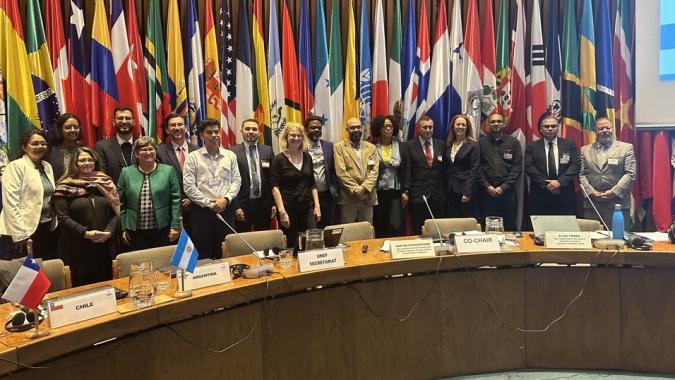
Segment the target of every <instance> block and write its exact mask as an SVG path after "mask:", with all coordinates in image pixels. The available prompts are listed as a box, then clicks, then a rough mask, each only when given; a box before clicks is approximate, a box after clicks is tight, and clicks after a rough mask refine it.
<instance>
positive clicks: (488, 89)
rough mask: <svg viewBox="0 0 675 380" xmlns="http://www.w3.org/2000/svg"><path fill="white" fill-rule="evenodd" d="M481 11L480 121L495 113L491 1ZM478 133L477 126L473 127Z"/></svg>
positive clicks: (493, 34)
mask: <svg viewBox="0 0 675 380" xmlns="http://www.w3.org/2000/svg"><path fill="white" fill-rule="evenodd" d="M484 4H485V9H484V10H483V28H482V30H481V33H480V35H481V37H482V39H481V41H480V43H481V45H480V51H481V60H482V66H483V67H482V70H483V94H482V98H481V110H482V114H481V119H482V120H487V117H488V116H490V115H491V114H492V113H494V112H495V111H497V75H496V74H495V73H496V72H497V61H496V60H497V59H496V57H495V27H494V17H493V14H492V0H485V3H484ZM474 129H475V130H476V133H478V125H475V126H474ZM481 130H482V131H484V132H486V131H487V125H481Z"/></svg>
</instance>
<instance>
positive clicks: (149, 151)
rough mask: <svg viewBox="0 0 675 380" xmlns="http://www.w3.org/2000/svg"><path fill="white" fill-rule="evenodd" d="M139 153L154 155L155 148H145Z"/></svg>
mask: <svg viewBox="0 0 675 380" xmlns="http://www.w3.org/2000/svg"><path fill="white" fill-rule="evenodd" d="M138 151H139V152H141V153H154V152H155V148H153V147H151V146H148V147H145V148H141V149H139V150H138Z"/></svg>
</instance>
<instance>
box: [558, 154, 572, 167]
mask: <svg viewBox="0 0 675 380" xmlns="http://www.w3.org/2000/svg"><path fill="white" fill-rule="evenodd" d="M560 163H561V164H563V165H564V164H569V163H570V154H569V153H563V155H562V157H560Z"/></svg>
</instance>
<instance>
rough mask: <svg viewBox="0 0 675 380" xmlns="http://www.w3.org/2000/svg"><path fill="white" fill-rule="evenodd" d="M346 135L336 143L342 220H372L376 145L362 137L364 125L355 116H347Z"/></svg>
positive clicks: (351, 221) (374, 202)
mask: <svg viewBox="0 0 675 380" xmlns="http://www.w3.org/2000/svg"><path fill="white" fill-rule="evenodd" d="M346 129H347V133H348V134H349V138H348V139H347V140H342V141H339V142H337V143H335V147H334V150H335V152H334V155H335V174H336V176H337V179H338V186H339V192H340V196H339V198H338V203H339V204H340V213H341V221H342V223H354V222H363V221H367V222H370V223H371V224H372V223H373V206H375V205H376V204H377V191H375V190H376V189H375V185H376V184H377V174H378V166H379V159H378V158H377V149H375V145H373V144H371V143H369V142H367V141H361V137H362V136H363V126H362V125H361V120H359V119H358V118H356V117H353V118H350V119H349V120H347V127H346Z"/></svg>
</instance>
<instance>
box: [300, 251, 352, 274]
mask: <svg viewBox="0 0 675 380" xmlns="http://www.w3.org/2000/svg"><path fill="white" fill-rule="evenodd" d="M298 266H299V267H300V272H312V271H315V270H322V269H331V268H340V267H343V266H345V260H344V257H343V256H342V248H326V249H315V250H311V251H304V252H298Z"/></svg>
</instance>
